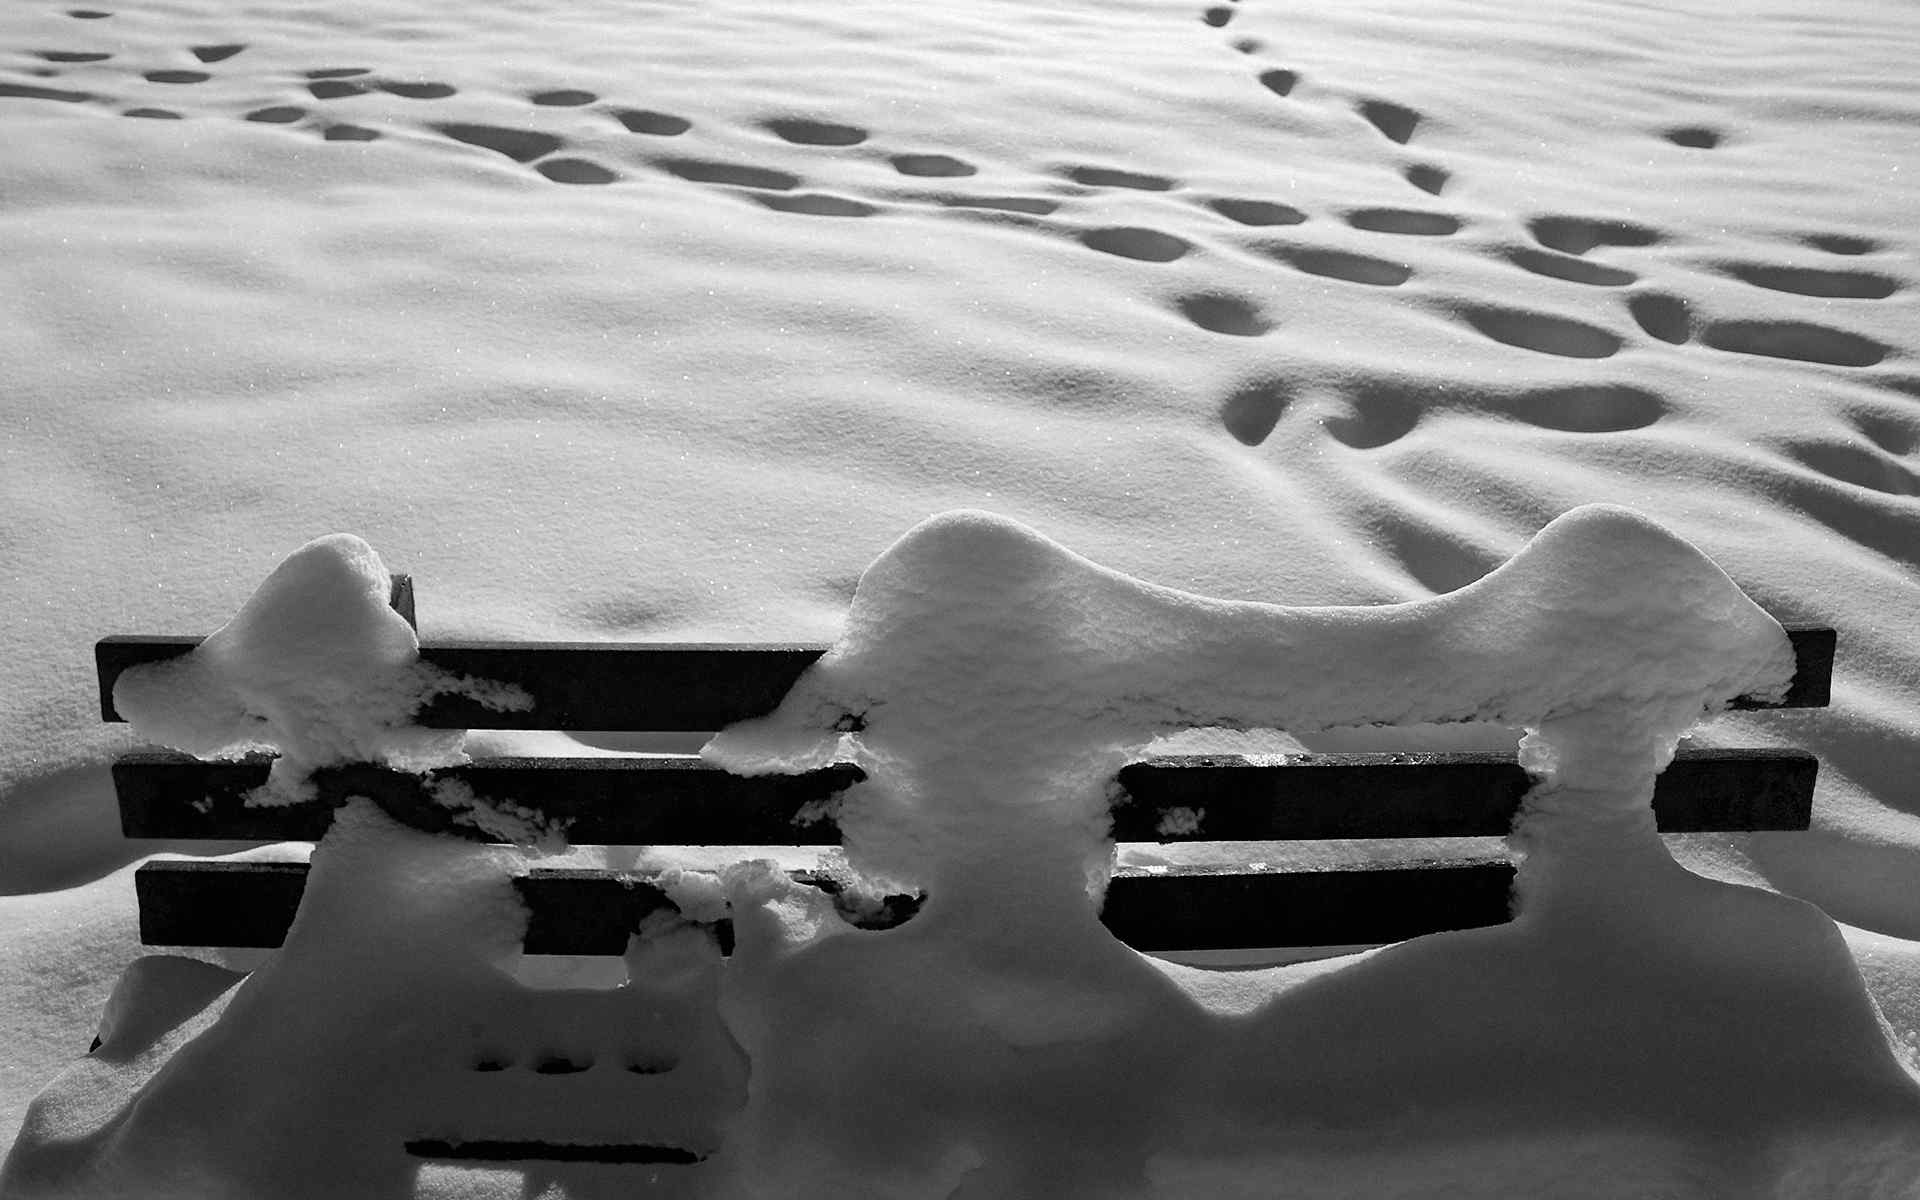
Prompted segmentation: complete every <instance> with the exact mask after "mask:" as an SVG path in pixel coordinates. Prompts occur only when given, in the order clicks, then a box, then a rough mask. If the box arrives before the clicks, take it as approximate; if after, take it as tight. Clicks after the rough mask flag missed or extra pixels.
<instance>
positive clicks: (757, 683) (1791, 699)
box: [94, 625, 1834, 732]
mask: <svg viewBox="0 0 1920 1200" xmlns="http://www.w3.org/2000/svg"><path fill="white" fill-rule="evenodd" d="M1787 635H1788V637H1789V638H1790V639H1791V640H1792V642H1793V646H1794V653H1795V655H1796V662H1797V663H1798V666H1797V670H1796V673H1795V676H1794V683H1793V686H1792V689H1791V690H1790V691H1789V693H1788V695H1787V698H1786V700H1785V701H1783V702H1772V701H1767V702H1762V701H1757V700H1751V699H1745V698H1743V699H1740V700H1736V701H1735V702H1734V707H1735V708H1743V709H1753V708H1809V707H1822V706H1824V705H1826V704H1827V702H1828V698H1829V694H1830V690H1831V676H1832V670H1833V652H1834V631H1833V630H1832V629H1830V628H1826V627H1820V626H1802V625H1790V626H1787ZM199 643H200V639H198V638H185V637H147V636H140V635H124V634H120V635H115V636H112V637H107V638H102V639H101V640H100V641H99V642H98V643H96V644H95V646H94V661H95V666H96V668H97V671H98V674H99V680H100V712H101V719H102V720H106V721H117V720H120V716H119V714H118V713H116V712H115V711H114V708H113V682H114V680H116V679H118V678H119V677H120V672H122V671H124V670H126V669H127V668H128V667H130V666H134V665H136V664H139V663H148V662H156V661H160V660H163V659H167V658H172V657H174V656H176V655H180V654H185V653H187V652H188V651H189V650H191V649H193V647H195V646H197V645H199ZM825 649H826V647H824V646H820V645H745V644H705V643H702V644H689V645H678V644H670V643H653V642H491V641H471V642H463V641H429V642H426V643H423V644H422V646H421V648H420V656H421V658H422V660H424V661H426V662H428V663H432V664H433V665H435V666H439V667H443V668H445V669H447V670H450V671H453V672H455V673H457V674H461V675H467V676H472V677H475V678H481V679H493V680H498V681H501V682H505V683H512V684H515V685H517V686H519V687H521V688H523V689H525V690H526V692H527V693H528V695H529V696H530V697H532V699H533V702H534V703H533V707H532V708H530V709H528V710H526V711H522V712H494V711H492V710H490V709H487V708H484V707H482V706H481V705H479V704H478V703H476V702H475V701H472V700H469V699H466V698H464V697H459V696H442V697H440V698H439V699H437V700H435V701H434V702H433V703H431V704H429V705H428V706H427V707H426V708H425V709H423V710H422V711H421V713H420V717H419V720H420V724H422V725H425V726H427V727H429V728H434V729H628V730H658V731H673V730H682V731H695V732H705V731H708V730H714V729H720V728H723V727H725V726H727V725H730V724H732V723H733V722H734V721H737V720H742V719H744V718H746V717H752V716H758V715H760V714H761V713H764V712H767V711H768V710H769V709H771V708H773V707H774V706H775V705H776V704H778V703H779V702H780V698H781V697H782V696H784V695H785V694H786V691H787V689H788V688H789V687H790V686H792V684H793V681H794V680H795V679H797V678H798V677H799V675H800V673H801V672H802V671H804V670H806V668H807V666H808V665H809V664H811V663H812V662H813V661H814V660H815V659H816V658H818V657H819V656H820V655H821V654H822V653H823V652H824V651H825Z"/></svg>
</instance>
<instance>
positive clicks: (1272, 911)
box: [95, 575, 1834, 955]
mask: <svg viewBox="0 0 1920 1200" xmlns="http://www.w3.org/2000/svg"><path fill="white" fill-rule="evenodd" d="M391 603H392V605H393V607H394V609H395V610H396V611H398V612H399V613H400V614H401V615H402V616H404V617H406V619H407V620H408V622H409V623H412V622H413V619H414V616H413V589H412V583H411V581H410V580H409V579H408V578H407V577H406V576H403V575H396V576H394V577H393V587H392V594H391ZM1787 632H1788V635H1789V637H1790V638H1791V639H1792V642H1793V649H1794V653H1795V656H1796V659H1797V663H1798V666H1797V672H1796V674H1795V677H1794V680H1793V684H1792V687H1791V689H1790V691H1789V693H1788V694H1787V696H1786V698H1785V699H1784V700H1783V701H1781V702H1779V703H1766V702H1760V701H1755V700H1751V699H1743V700H1739V701H1736V702H1735V703H1734V705H1733V707H1735V708H1746V709H1752V708H1771V707H1781V708H1800V707H1820V706H1824V705H1825V704H1826V703H1827V701H1828V689H1829V679H1830V675H1831V669H1832V659H1833V650H1834V631H1833V630H1831V629H1828V628H1822V627H1811V626H1788V627H1787ZM199 640H200V639H198V638H192V637H154V636H115V637H108V638H105V639H103V640H102V641H100V642H99V643H98V644H97V645H96V647H95V658H96V664H97V666H98V670H99V679H100V697H101V715H102V717H103V718H104V719H105V720H108V721H115V720H119V719H121V718H120V717H119V715H118V714H117V713H116V712H115V711H114V707H113V685H114V681H115V680H116V679H117V678H118V677H119V675H120V673H121V672H122V671H124V670H126V669H127V668H129V667H131V666H134V665H136V664H140V663H149V662H155V661H160V660H164V659H168V658H172V657H175V656H177V655H181V654H184V653H187V652H188V651H190V650H191V649H192V648H193V647H194V646H196V645H197V644H198V643H199ZM825 649H826V647H824V646H818V645H668V644H651V643H609V644H601V643H592V644H579V643H544V642H481V641H429V642H425V643H423V644H422V645H421V647H420V657H421V659H422V660H423V661H424V662H426V663H428V664H431V665H433V666H436V667H440V668H443V669H445V670H447V671H450V672H454V673H456V674H459V675H464V676H471V677H476V678H481V679H489V680H498V681H502V682H505V683H509V684H513V685H516V686H518V687H519V688H521V689H523V690H524V691H525V692H526V693H527V694H528V695H529V696H530V697H532V701H533V702H532V704H531V706H530V707H528V708H525V709H523V710H519V711H512V712H499V711H494V710H491V709H488V708H485V707H483V706H482V705H480V704H479V703H477V702H475V701H473V700H470V699H467V698H464V697H461V696H453V695H447V696H441V697H439V698H437V699H436V700H434V701H433V702H432V703H430V704H429V705H428V706H427V707H425V708H424V709H423V710H422V711H421V712H420V713H419V714H418V723H419V724H420V725H423V726H426V727H430V728H440V729H553V730H627V731H658V732H668V731H678V732H712V731H715V730H718V729H720V728H722V727H724V726H726V725H728V724H730V723H732V722H734V721H736V720H740V719H742V718H746V717H750V716H756V715H759V714H761V713H764V712H766V711H768V710H770V709H772V708H773V707H774V706H775V705H776V704H777V703H778V702H779V700H780V698H781V696H782V695H784V694H785V692H786V690H787V688H788V687H789V686H790V685H791V684H792V683H793V681H794V680H795V679H796V678H797V677H798V676H799V675H800V673H801V672H802V671H804V670H805V669H806V667H807V665H808V664H809V663H811V662H813V661H814V659H816V658H817V657H819V655H820V654H821V653H823V652H824V651H825ZM269 763H270V759H268V758H265V757H254V758H249V759H244V760H239V761H223V762H208V761H201V760H199V759H196V758H193V757H190V756H187V755H182V754H176V753H170V752H138V753H131V754H127V755H124V756H122V757H121V758H120V759H119V760H118V761H117V762H115V764H114V766H113V779H114V785H115V789H116V791H117V793H118V797H119V805H120V814H121V826H122V829H123V831H124V833H125V835H126V836H127V837H130V838H159V839H169V840H210V841H212V840H217V841H225V842H231V841H234V840H257V841H261V842H272V841H293V840H307V841H311V840H316V839H318V838H320V837H321V836H322V834H324V832H325V831H326V829H327V826H328V824H329V822H330V821H331V819H332V811H333V808H334V807H335V806H336V805H338V804H340V803H342V802H344V800H345V799H346V798H348V797H349V796H354V795H363V796H368V797H371V798H372V799H374V800H375V801H376V802H377V803H379V804H380V805H381V806H382V807H383V808H384V809H385V810H386V811H387V812H388V813H389V814H392V815H393V816H395V817H396V818H398V819H400V820H402V821H405V822H406V823H408V824H411V825H413V826H415V827H418V828H421V829H426V830H431V831H436V832H444V833H448V834H453V835H457V836H462V837H469V838H481V837H483V836H484V835H482V834H479V833H477V832H476V831H475V830H473V829H471V828H469V827H466V826H463V825H459V824H456V823H455V821H454V818H453V814H452V813H450V812H449V811H448V810H447V809H445V808H444V807H442V806H440V805H439V804H437V803H435V801H434V800H433V799H431V798H430V796H429V795H428V790H427V789H428V787H429V786H430V784H431V782H432V781H433V780H436V779H437V780H449V779H450V780H456V781H458V782H459V783H461V784H464V785H466V786H467V787H469V788H471V789H472V791H473V793H474V794H475V795H476V796H478V797H480V798H481V799H483V800H485V799H496V800H501V801H510V802H512V803H513V804H514V805H517V806H519V807H521V808H524V809H531V810H534V811H536V812H538V813H540V814H543V815H544V816H545V817H546V818H548V819H549V820H552V821H555V822H558V823H559V824H561V825H563V826H564V827H565V829H566V831H567V836H568V838H569V840H571V841H572V842H574V843H577V844H608V845H647V846H662V845H697V846H766V845H789V846H827V845H837V844H838V843H839V841H840V833H839V830H838V828H837V827H836V826H835V825H834V823H833V820H832V819H831V816H830V815H828V816H827V817H825V818H823V819H816V816H817V814H819V813H820V812H822V811H823V807H824V805H825V802H827V801H829V800H831V798H832V797H833V796H834V795H835V794H836V793H837V792H839V791H841V790H842V789H844V788H845V787H847V786H848V785H849V784H851V783H853V782H856V781H857V780H859V779H860V778H862V775H861V772H860V771H859V769H858V768H857V767H854V766H852V765H839V766H834V767H830V768H828V769H825V770H820V771H816V772H813V773H810V774H806V775H797V776H784V777H762V778H740V777H736V776H732V775H729V774H727V773H726V772H724V771H721V770H718V769H716V768H714V767H711V766H708V765H707V764H705V763H703V762H702V761H701V760H700V759H699V758H698V757H696V756H692V755H683V756H667V757H656V758H607V757H593V758H486V759H478V760H475V761H474V762H472V763H470V764H468V765H464V766H459V767H452V768H448V769H445V770H442V771H438V772H434V773H433V775H432V776H431V777H429V778H428V779H425V780H423V779H422V778H421V777H419V776H415V775H412V774H407V773H404V772H399V771H394V770H389V769H386V768H382V767H377V766H371V765H351V766H341V767H335V768H330V769H324V770H321V771H319V772H318V773H317V774H316V775H315V783H316V785H317V791H318V799H317V800H315V801H313V802H310V803H305V804H298V805H290V806H278V807H248V806H247V804H246V802H245V795H246V793H247V792H248V791H249V790H251V789H253V788H255V787H258V786H259V785H260V784H262V783H264V782H265V781H266V777H267V771H268V768H269ZM1818 767H1819V764H1818V761H1817V760H1816V759H1815V758H1814V757H1813V756H1812V755H1810V754H1807V753H1805V752H1802V751H1799V750H1792V749H1788V750H1778V749H1735V750H1724V749H1721V750H1708V749H1688V748H1682V749H1681V750H1680V751H1679V753H1678V754H1677V756H1676V757H1675V759H1674V761H1673V763H1672V765H1671V766H1670V767H1668V769H1667V770H1666V771H1665V772H1664V773H1663V774H1662V775H1661V776H1660V778H1659V781H1658V786H1657V789H1656V792H1655V795H1654V811H1655V815H1656V819H1657V821H1658V824H1659V827H1660V829H1661V831H1662V832H1663V833H1688V832H1706V831H1722V830H1803V829H1806V828H1807V827H1808V822H1809V819H1810V816H1811V810H1812V802H1813V788H1814V780H1815V776H1816V773H1817V771H1818ZM1118 783H1119V786H1120V790H1121V795H1122V798H1121V801H1120V802H1119V803H1118V804H1116V806H1115V808H1114V811H1113V836H1114V838H1115V840H1117V841H1120V842H1174V841H1184V842H1191V841H1208V842H1235V841H1298V840H1317V839H1353V838H1362V839H1374V838H1455V837H1474V836H1490V837H1497V836H1501V835H1504V834H1506V833H1507V832H1508V830H1509V827H1510V826H1511V824H1512V822H1513V818H1514V815H1515V813H1516V811H1517V810H1518V808H1519V804H1520V800H1521V797H1522V795H1523V794H1524V793H1525V792H1526V790H1527V788H1528V786H1529V780H1528V776H1527V775H1526V773H1525V772H1524V771H1523V770H1522V769H1521V768H1520V767H1519V765H1518V764H1517V763H1516V761H1515V757H1514V755H1512V754H1492V753H1445V754H1435V753H1416V754H1306V755H1299V756H1290V757H1289V758H1288V759H1287V760H1286V761H1285V762H1284V763H1283V764H1277V765H1276V764H1273V763H1270V762H1264V761H1263V762H1260V763H1255V762H1250V761H1248V760H1246V759H1242V758H1236V757H1228V756H1205V757H1160V758H1149V759H1144V760H1141V761H1137V762H1134V763H1131V764H1129V765H1128V766H1126V767H1125V768H1123V769H1122V770H1121V771H1120V773H1119V779H1118ZM827 811H829V812H830V810H827ZM1195 814H1200V819H1199V820H1197V821H1196V820H1195V819H1194V817H1195ZM306 873H307V868H306V866H305V864H300V863H271V862H230V861H219V860H185V861H154V862H149V863H147V864H145V865H144V866H142V867H141V868H140V869H139V871H138V872H137V874H136V877H135V879H136V890H137V893H138V897H139V904H140V933H141V940H142V941H143V942H145V943H146V944H148V945H152V946H226V947H273V946H278V945H280V943H281V940H282V938H283V937H284V935H285V933H286V930H287V928H288V926H289V924H290V923H291V921H292V919H293V915H294V912H295V910H296V909H297V908H298V907H299V903H300V897H301V894H302V891H303V888H304V886H305V881H306ZM801 877H802V878H803V879H806V881H808V882H812V883H814V884H816V885H817V886H821V887H825V888H828V889H829V890H831V889H832V887H833V884H832V883H831V882H830V881H829V880H827V879H825V878H809V877H806V876H804V875H802V876H801ZM1512 877H1513V867H1512V865H1511V864H1510V863H1509V862H1508V861H1506V860H1505V859H1504V858H1498V857H1495V858H1482V859H1476V860H1471V861H1447V862H1433V861H1397V862H1391V863H1384V864H1382V863H1366V864H1356V865H1353V866H1349V867H1341V868H1335V869H1321V870H1289V869H1287V868H1285V867H1284V866H1279V865H1274V866H1270V865H1267V864H1260V863H1242V864H1238V865H1234V866H1230V867H1211V866H1209V867H1185V866H1181V867H1146V868H1141V867H1128V866H1122V867H1120V868H1119V869H1118V870H1117V871H1116V873H1115V876H1114V878H1113V881H1112V884H1111V887H1110V888H1109V890H1108V893H1107V898H1106V904H1105V907H1104V909H1103V911H1102V920H1103V921H1104V922H1105V923H1106V924H1107V926H1108V928H1110V929H1111V930H1112V931H1113V933H1114V934H1115V935H1116V936H1117V937H1119V938H1120V939H1121V940H1123V941H1125V942H1127V943H1128V944H1130V945H1132V946H1134V947H1135V948H1137V949H1140V950H1146V951H1169V950H1210V949H1230V948H1251V947H1303V946H1348V945H1360V944H1372V943H1382V942H1392V941H1399V940H1402V939H1405V938H1409V937H1414V936H1418V935H1420V934H1424V933H1432V932H1436V931H1440V930H1446V929H1464V928H1470V927H1475V926H1482V925H1491V924H1498V923H1500V922H1503V921H1505V920H1507V919H1508V916H1509V909H1508V905H1509V888H1510V885H1511V882H1512ZM515 882H516V886H517V887H518V888H519V891H520V894H521V897H522V898H523V899H524V900H525V902H526V904H527V907H528V908H529V910H530V912H531V919H530V923H529V925H528V929H527V934H526V941H525V947H524V948H525V951H526V952H527V953H529V954H568V955H618V954H621V953H622V952H623V951H624V950H625V949H626V946H627V940H628V935H629V934H630V933H632V932H634V931H635V930H637V929H638V928H639V925H640V922H641V921H642V920H643V919H645V918H646V917H647V916H648V915H649V914H651V913H653V912H655V911H658V910H660V909H662V908H664V907H670V906H671V902H670V901H669V900H668V899H667V898H666V896H665V894H664V893H663V892H661V891H660V890H658V889H657V888H654V887H652V886H650V885H648V884H646V883H645V882H644V881H639V882H637V883H636V881H635V880H634V879H633V878H632V877H630V876H623V875H622V874H620V873H618V872H614V871H605V870H577V869H573V870H553V869H540V868H535V869H533V870H531V871H530V872H528V873H527V874H526V875H525V876H523V877H520V878H518V879H517V880H516V881H515ZM917 903H918V901H917V898H915V897H908V896H900V897H892V898H890V899H889V900H888V902H887V905H886V911H885V912H883V913H880V914H877V915H872V914H870V919H871V921H872V923H877V924H887V923H892V922H897V921H898V920H901V919H905V918H906V917H907V916H909V915H910V914H911V913H912V911H913V909H914V908H915V907H916V906H917ZM716 935H717V936H718V937H719V939H720V941H721V944H722V947H723V949H726V948H729V944H730V940H731V930H730V929H729V928H728V927H727V926H726V923H724V922H722V923H721V924H720V925H719V926H718V927H717V928H716Z"/></svg>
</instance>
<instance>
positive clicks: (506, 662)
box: [419, 642, 827, 732]
mask: <svg viewBox="0 0 1920 1200" xmlns="http://www.w3.org/2000/svg"><path fill="white" fill-rule="evenodd" d="M826 649H827V648H826V647H825V646H818V645H756V646H743V645H710V644H698V645H693V644H689V645H675V644H667V643H658V644H655V643H634V642H622V643H600V642H430V643H427V644H425V645H422V646H421V647H420V658H421V661H423V662H427V663H431V664H432V665H434V666H436V667H440V668H442V669H443V670H447V671H451V672H453V673H454V674H456V675H464V676H471V677H473V678H477V679H490V680H496V681H499V682H502V683H508V684H512V685H514V686H516V687H519V688H522V689H523V690H525V691H526V692H527V694H528V695H529V696H531V697H532V699H533V706H532V708H530V709H528V710H526V711H523V712H495V711H493V710H491V709H488V708H485V707H482V706H481V705H480V704H479V703H477V702H475V701H473V700H470V699H468V698H466V697H464V696H441V697H439V698H437V699H435V700H433V701H432V702H430V703H429V704H428V705H427V706H426V707H425V708H423V709H422V710H421V711H420V714H419V722H420V724H422V725H424V726H427V727H428V728H431V729H644V730H660V731H675V730H680V731H694V732H705V731H708V730H714V729H721V728H724V727H725V726H727V725H730V724H732V723H733V722H735V721H738V720H742V719H744V718H746V717H755V716H759V715H760V714H762V713H766V712H770V711H771V710H772V709H773V708H774V707H775V706H777V705H778V704H779V703H780V698H781V697H783V696H785V695H786V694H787V689H788V688H790V687H792V686H793V682H794V680H796V679H798V678H800V673H801V672H802V671H805V670H806V669H807V668H808V667H809V666H811V665H812V663H813V661H814V660H815V659H817V658H819V657H820V656H821V655H822V654H824V653H826Z"/></svg>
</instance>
